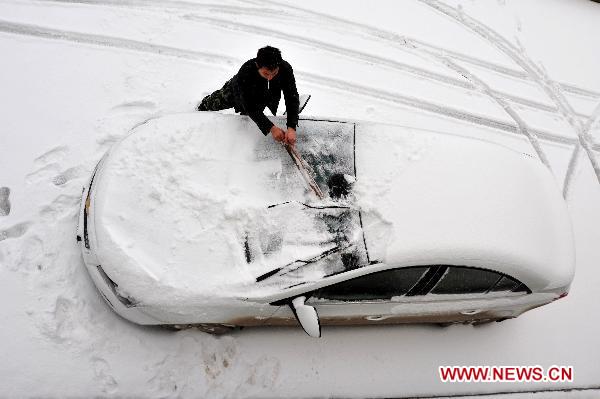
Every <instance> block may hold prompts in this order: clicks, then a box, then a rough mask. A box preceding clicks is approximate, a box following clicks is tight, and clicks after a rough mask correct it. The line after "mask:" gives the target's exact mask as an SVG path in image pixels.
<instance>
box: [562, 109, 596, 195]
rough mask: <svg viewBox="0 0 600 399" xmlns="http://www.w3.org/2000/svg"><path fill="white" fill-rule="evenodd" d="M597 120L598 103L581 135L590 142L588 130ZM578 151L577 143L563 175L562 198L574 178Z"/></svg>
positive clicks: (591, 139) (590, 137)
mask: <svg viewBox="0 0 600 399" xmlns="http://www.w3.org/2000/svg"><path fill="white" fill-rule="evenodd" d="M598 120H600V103H599V104H598V105H597V106H596V109H595V110H594V112H592V115H591V116H590V117H589V119H588V120H587V122H586V123H585V125H584V126H583V135H584V136H585V138H586V140H588V141H589V142H590V143H593V142H594V141H593V137H592V135H591V133H590V131H591V130H592V127H593V126H594V124H595V123H596V122H597V121H598ZM580 153H581V145H580V144H579V143H577V144H576V145H575V148H574V149H573V152H572V153H571V158H570V159H569V166H568V167H567V173H566V175H565V180H564V184H563V197H564V198H567V197H568V195H569V192H570V190H571V184H572V182H573V179H574V178H575V171H576V170H577V165H578V163H579V155H580Z"/></svg>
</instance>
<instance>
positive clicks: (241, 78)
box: [198, 46, 299, 146]
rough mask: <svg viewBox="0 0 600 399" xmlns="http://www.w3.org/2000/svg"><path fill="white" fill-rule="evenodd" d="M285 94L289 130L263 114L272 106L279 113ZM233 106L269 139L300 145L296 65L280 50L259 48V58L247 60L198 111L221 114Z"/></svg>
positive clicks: (257, 56)
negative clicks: (298, 140) (220, 111)
mask: <svg viewBox="0 0 600 399" xmlns="http://www.w3.org/2000/svg"><path fill="white" fill-rule="evenodd" d="M282 91H283V95H284V97H285V107H286V112H287V130H283V129H281V128H280V127H278V126H276V125H274V124H273V123H272V122H271V121H270V120H269V119H268V118H267V117H266V116H265V114H264V112H263V111H264V109H265V107H268V108H269V109H270V110H271V112H272V113H273V115H275V114H276V113H277V107H278V106H279V100H280V99H281V92H282ZM232 107H233V108H234V109H235V111H236V112H239V113H241V114H242V115H248V116H249V117H250V118H251V119H252V120H253V121H254V122H255V123H256V125H257V126H258V128H259V129H260V131H261V132H262V133H263V134H264V135H265V136H266V135H267V134H269V133H271V135H272V136H273V139H274V140H275V141H279V142H282V143H284V144H289V145H292V146H293V145H294V144H295V143H296V126H297V125H298V107H299V97H298V90H297V89H296V79H295V78H294V71H293V70H292V66H291V65H290V64H289V63H288V62H287V61H285V60H283V59H282V58H281V52H280V51H279V49H277V48H275V47H271V46H266V47H263V48H261V49H259V50H258V52H257V54H256V58H253V59H251V60H248V61H246V62H245V63H244V65H242V67H241V68H240V70H239V72H238V73H237V74H236V75H235V76H234V77H233V78H231V79H230V80H229V81H227V82H226V83H225V85H223V87H222V88H221V89H220V90H217V91H215V92H214V93H212V94H210V95H208V96H206V97H205V98H204V99H203V100H202V102H201V103H200V105H199V106H198V111H219V110H222V109H227V108H232Z"/></svg>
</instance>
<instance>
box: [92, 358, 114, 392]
mask: <svg viewBox="0 0 600 399" xmlns="http://www.w3.org/2000/svg"><path fill="white" fill-rule="evenodd" d="M92 363H93V365H94V375H95V376H96V378H98V380H99V381H100V383H101V384H102V392H104V393H110V394H112V393H115V392H116V390H117V388H118V385H119V384H118V383H117V381H116V380H115V379H114V377H113V376H112V375H110V373H109V372H110V366H109V365H108V362H107V361H106V360H104V359H102V358H100V357H93V358H92Z"/></svg>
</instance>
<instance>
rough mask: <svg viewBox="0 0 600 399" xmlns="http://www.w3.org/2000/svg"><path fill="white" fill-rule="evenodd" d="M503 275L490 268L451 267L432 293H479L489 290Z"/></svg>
mask: <svg viewBox="0 0 600 399" xmlns="http://www.w3.org/2000/svg"><path fill="white" fill-rule="evenodd" d="M501 278H502V276H501V275H500V274H498V273H494V272H492V271H489V270H483V269H471V268H466V267H450V268H448V271H447V272H446V274H445V275H444V276H443V277H442V278H441V279H440V281H439V282H438V283H437V284H436V286H435V287H434V288H433V289H432V290H431V293H432V294H477V293H483V292H487V291H488V290H489V289H490V288H491V287H493V286H494V284H496V282H497V281H498V280H499V279H501Z"/></svg>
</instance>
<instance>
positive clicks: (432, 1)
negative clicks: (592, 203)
mask: <svg viewBox="0 0 600 399" xmlns="http://www.w3.org/2000/svg"><path fill="white" fill-rule="evenodd" d="M418 1H420V2H421V3H423V4H425V5H427V6H430V7H431V8H433V9H434V10H436V11H438V12H440V13H441V14H443V15H446V16H447V17H450V18H451V19H453V20H455V21H457V22H458V23H459V24H460V25H462V26H464V27H466V28H468V29H469V30H471V31H473V32H474V33H476V34H477V35H479V36H481V37H482V38H484V39H485V40H487V41H488V42H489V43H490V44H491V45H493V46H494V47H496V48H498V49H499V50H500V51H502V52H503V53H504V54H506V55H507V56H508V57H510V58H511V59H512V60H513V61H514V62H516V63H517V65H519V66H520V67H521V68H523V70H524V71H525V72H527V74H529V76H530V77H531V78H532V79H534V81H535V82H536V83H537V84H538V85H539V86H540V87H541V88H542V89H543V90H544V92H545V93H546V95H547V96H548V97H549V98H551V99H552V100H553V101H554V103H555V104H556V106H557V107H558V111H559V112H560V113H561V114H562V116H563V117H564V118H565V119H566V120H567V122H568V123H569V124H570V125H571V127H573V130H574V131H575V134H576V135H577V139H578V142H579V145H581V147H583V149H584V150H585V151H586V153H587V156H588V158H589V160H590V163H591V164H592V168H593V169H594V173H595V174H596V179H597V180H598V182H599V183H600V165H599V164H598V161H597V160H596V157H595V155H594V153H593V149H592V145H591V144H590V143H588V141H587V138H586V136H585V134H584V131H583V127H582V126H581V123H580V122H579V120H577V119H576V118H575V112H574V110H573V108H572V107H571V104H570V103H569V102H568V101H567V99H566V98H565V97H564V96H563V94H562V92H561V91H560V88H559V87H558V85H556V84H555V83H554V82H552V81H550V80H549V79H548V78H547V76H546V75H545V73H544V72H543V71H542V70H541V69H540V67H538V66H537V65H536V64H535V63H534V62H532V61H531V60H529V59H528V58H527V57H526V56H525V55H524V54H523V53H522V52H520V51H519V50H518V49H517V48H516V47H515V46H514V45H513V44H512V43H510V42H509V41H508V40H506V39H505V38H504V37H502V36H501V35H499V34H498V33H496V32H495V31H494V30H492V29H491V28H489V27H488V26H486V25H484V24H482V23H481V22H479V21H477V20H475V19H474V18H471V17H469V16H468V15H465V14H463V13H461V12H460V11H459V10H457V9H455V8H453V7H451V6H448V5H446V4H443V3H441V2H439V1H438V0H418ZM563 190H564V187H563Z"/></svg>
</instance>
